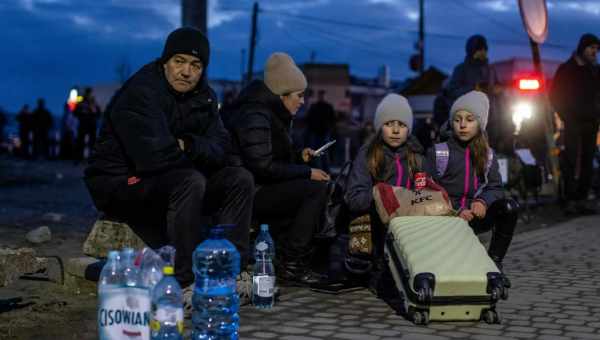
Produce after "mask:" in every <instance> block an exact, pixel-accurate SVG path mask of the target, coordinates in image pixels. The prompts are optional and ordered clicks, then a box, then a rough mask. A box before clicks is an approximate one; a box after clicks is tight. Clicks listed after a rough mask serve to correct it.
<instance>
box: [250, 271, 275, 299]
mask: <svg viewBox="0 0 600 340" xmlns="http://www.w3.org/2000/svg"><path fill="white" fill-rule="evenodd" d="M253 281H254V294H255V295H258V296H260V297H266V298H268V297H272V296H273V292H274V290H275V277H274V276H269V275H257V276H254V277H253Z"/></svg>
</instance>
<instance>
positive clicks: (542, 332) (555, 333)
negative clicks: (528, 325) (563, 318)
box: [540, 329, 563, 335]
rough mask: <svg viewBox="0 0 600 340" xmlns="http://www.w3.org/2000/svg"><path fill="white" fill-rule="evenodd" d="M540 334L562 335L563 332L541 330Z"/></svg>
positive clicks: (558, 330)
mask: <svg viewBox="0 0 600 340" xmlns="http://www.w3.org/2000/svg"><path fill="white" fill-rule="evenodd" d="M540 334H548V335H561V334H563V331H562V330H560V329H542V330H540Z"/></svg>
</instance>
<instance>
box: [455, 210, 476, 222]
mask: <svg viewBox="0 0 600 340" xmlns="http://www.w3.org/2000/svg"><path fill="white" fill-rule="evenodd" d="M458 217H460V218H462V219H463V220H465V221H467V222H471V220H472V219H473V218H474V217H475V216H474V215H473V212H472V211H471V210H469V209H465V210H463V211H461V212H460V213H459V214H458Z"/></svg>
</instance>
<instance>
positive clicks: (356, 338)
mask: <svg viewBox="0 0 600 340" xmlns="http://www.w3.org/2000/svg"><path fill="white" fill-rule="evenodd" d="M333 337H334V338H336V339H347V340H379V337H378V336H375V335H369V334H364V333H362V334H360V333H357V334H352V333H337V334H335V335H334V336H333Z"/></svg>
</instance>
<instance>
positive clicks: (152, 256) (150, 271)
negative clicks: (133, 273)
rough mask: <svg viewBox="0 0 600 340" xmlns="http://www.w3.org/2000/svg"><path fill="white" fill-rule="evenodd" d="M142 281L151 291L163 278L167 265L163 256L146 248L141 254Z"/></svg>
mask: <svg viewBox="0 0 600 340" xmlns="http://www.w3.org/2000/svg"><path fill="white" fill-rule="evenodd" d="M141 258H142V260H141V264H140V280H141V284H142V286H144V287H147V288H148V289H149V290H150V291H152V289H154V286H156V285H157V284H158V283H159V282H160V280H162V278H163V268H164V267H165V266H166V265H167V264H166V263H165V262H164V261H163V259H162V258H161V256H160V255H159V254H157V253H155V252H154V251H153V250H152V249H150V248H144V249H143V250H142V254H141Z"/></svg>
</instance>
